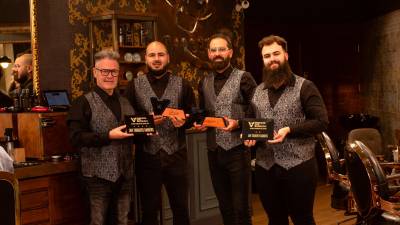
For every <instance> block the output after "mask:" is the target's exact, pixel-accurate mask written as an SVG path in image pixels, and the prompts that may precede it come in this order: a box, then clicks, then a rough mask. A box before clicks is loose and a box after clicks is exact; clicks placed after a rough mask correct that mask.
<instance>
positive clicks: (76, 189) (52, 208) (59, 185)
mask: <svg viewBox="0 0 400 225" xmlns="http://www.w3.org/2000/svg"><path fill="white" fill-rule="evenodd" d="M45 164H47V166H51V165H53V166H54V170H55V171H58V173H55V174H54V173H49V174H48V175H45V174H42V173H36V174H41V176H33V174H31V175H32V176H29V177H28V178H22V177H21V174H25V173H21V172H20V170H23V169H25V168H18V169H17V170H16V175H17V177H18V179H19V190H20V203H21V207H20V208H21V221H22V225H25V224H26V225H28V224H29V225H39V224H51V225H59V224H60V225H61V224H69V225H81V224H87V222H88V217H89V210H88V204H87V202H86V197H85V194H84V191H83V188H82V185H81V182H80V178H79V177H80V175H79V172H78V171H77V170H75V171H72V172H71V171H69V170H68V172H65V173H63V172H62V171H60V168H58V167H57V166H56V165H57V164H62V165H64V164H66V163H45ZM70 164H73V163H72V162H70ZM47 166H33V167H31V169H32V170H39V169H44V170H45V171H47ZM63 168H64V167H63Z"/></svg>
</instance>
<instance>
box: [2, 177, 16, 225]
mask: <svg viewBox="0 0 400 225" xmlns="http://www.w3.org/2000/svg"><path fill="white" fill-rule="evenodd" d="M18 193H19V192H18V180H17V179H16V178H15V177H14V175H13V174H12V173H8V172H2V171H0V199H1V200H0V224H1V225H20V220H21V219H20V218H21V216H20V209H19V197H18Z"/></svg>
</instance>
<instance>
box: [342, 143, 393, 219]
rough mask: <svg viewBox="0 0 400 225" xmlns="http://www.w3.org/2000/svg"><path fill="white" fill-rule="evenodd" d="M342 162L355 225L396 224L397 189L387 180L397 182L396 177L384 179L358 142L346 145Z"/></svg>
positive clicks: (370, 153) (384, 175) (382, 171)
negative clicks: (355, 216)
mask: <svg viewBox="0 0 400 225" xmlns="http://www.w3.org/2000/svg"><path fill="white" fill-rule="evenodd" d="M345 161H346V168H347V173H348V177H349V180H350V183H351V188H350V189H351V192H352V194H353V198H354V200H355V202H356V208H357V211H358V223H357V224H366V225H369V224H371V225H378V224H398V223H400V198H399V196H398V195H397V193H398V191H399V190H400V187H399V186H391V185H389V184H390V181H392V180H397V179H400V174H396V175H389V176H387V175H386V174H385V172H384V170H383V168H382V165H384V166H388V165H389V164H380V163H379V162H378V160H377V158H376V157H375V155H374V154H373V153H372V151H371V150H370V148H369V147H367V146H366V145H365V144H364V143H362V142H361V141H354V142H351V143H349V144H348V145H347V147H346V150H345Z"/></svg>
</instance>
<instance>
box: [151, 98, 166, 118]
mask: <svg viewBox="0 0 400 225" xmlns="http://www.w3.org/2000/svg"><path fill="white" fill-rule="evenodd" d="M150 101H151V105H152V106H153V112H154V115H161V114H162V113H163V112H164V110H165V109H166V108H167V107H168V105H169V103H170V102H171V101H170V100H169V99H163V100H158V99H157V98H156V97H151V98H150Z"/></svg>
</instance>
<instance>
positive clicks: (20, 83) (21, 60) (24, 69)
mask: <svg viewBox="0 0 400 225" xmlns="http://www.w3.org/2000/svg"><path fill="white" fill-rule="evenodd" d="M32 72H33V69H32V54H23V55H21V56H19V57H17V59H15V62H14V65H13V67H12V75H13V78H14V81H13V82H12V83H11V85H10V87H9V89H8V94H9V95H11V94H12V93H13V92H14V91H17V92H18V93H19V92H21V90H22V89H29V93H32V91H33V80H32Z"/></svg>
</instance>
